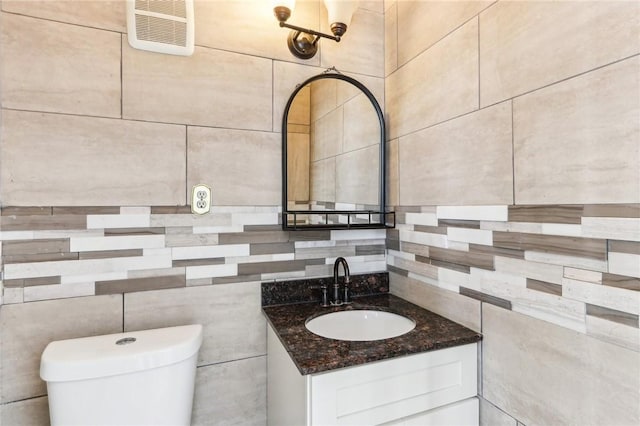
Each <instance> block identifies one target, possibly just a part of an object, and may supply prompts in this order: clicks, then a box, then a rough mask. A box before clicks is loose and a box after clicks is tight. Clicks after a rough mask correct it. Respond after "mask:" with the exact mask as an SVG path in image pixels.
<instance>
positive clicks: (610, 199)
mask: <svg viewBox="0 0 640 426" xmlns="http://www.w3.org/2000/svg"><path fill="white" fill-rule="evenodd" d="M638 70H640V58H638V57H635V58H631V59H628V60H625V61H623V62H619V63H616V64H613V65H610V66H607V67H605V68H602V69H599V70H597V71H593V72H590V73H588V74H585V75H582V76H580V77H576V78H574V79H571V80H567V81H565V82H562V83H559V84H556V85H553V86H550V87H548V88H545V89H542V90H539V91H536V92H534V93H531V94H528V95H525V96H523V97H521V98H518V99H515V100H514V101H513V122H514V125H513V126H514V149H515V197H516V198H515V201H516V202H517V203H518V204H556V203H564V204H582V203H637V202H639V201H640V167H639V166H640V153H639V151H638V140H640V121H638V114H639V113H640V97H638V93H639V92H640V73H638ZM612 147H615V149H612Z"/></svg>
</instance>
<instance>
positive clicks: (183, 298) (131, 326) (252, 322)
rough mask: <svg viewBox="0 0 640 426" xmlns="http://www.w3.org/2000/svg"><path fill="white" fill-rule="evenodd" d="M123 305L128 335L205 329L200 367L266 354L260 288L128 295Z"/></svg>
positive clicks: (209, 288)
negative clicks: (165, 329) (161, 329)
mask: <svg viewBox="0 0 640 426" xmlns="http://www.w3.org/2000/svg"><path fill="white" fill-rule="evenodd" d="M124 302H125V308H124V309H125V312H124V325H125V330H126V331H134V330H146V329H151V328H159V327H172V326H177V325H188V324H202V325H203V327H204V341H203V343H202V347H201V348H200V356H199V357H198V364H199V365H208V364H213V363H218V362H226V361H231V360H236V359H242V358H248V357H255V356H260V355H264V354H265V353H266V337H267V336H266V332H265V319H264V317H263V316H262V311H261V308H260V283H259V282H249V283H235V284H219V285H214V286H204V287H187V288H181V289H172V290H161V291H148V292H141V293H128V294H126V295H125V300H124Z"/></svg>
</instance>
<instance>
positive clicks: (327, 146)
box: [311, 106, 344, 161]
mask: <svg viewBox="0 0 640 426" xmlns="http://www.w3.org/2000/svg"><path fill="white" fill-rule="evenodd" d="M343 132H344V111H343V107H342V106H340V107H338V108H336V109H334V110H333V111H331V112H329V113H328V114H326V115H324V116H322V117H320V118H319V119H318V120H317V121H314V122H312V123H311V161H318V160H324V159H327V158H330V157H335V156H336V155H338V154H340V153H341V152H342V141H343Z"/></svg>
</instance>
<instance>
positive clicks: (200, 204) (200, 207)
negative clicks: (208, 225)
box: [191, 183, 211, 214]
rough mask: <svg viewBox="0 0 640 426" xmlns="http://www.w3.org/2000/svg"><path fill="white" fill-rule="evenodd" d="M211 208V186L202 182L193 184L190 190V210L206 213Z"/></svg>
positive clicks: (196, 212) (195, 212)
mask: <svg viewBox="0 0 640 426" xmlns="http://www.w3.org/2000/svg"><path fill="white" fill-rule="evenodd" d="M209 210H211V188H209V187H208V186H207V185H204V184H202V183H200V184H198V185H194V186H193V189H192V190H191V212H192V213H194V214H206V213H209Z"/></svg>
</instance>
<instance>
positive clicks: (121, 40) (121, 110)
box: [120, 34, 124, 120]
mask: <svg viewBox="0 0 640 426" xmlns="http://www.w3.org/2000/svg"><path fill="white" fill-rule="evenodd" d="M123 44H124V34H122V35H120V119H121V120H124V49H123V48H122V45H123Z"/></svg>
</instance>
